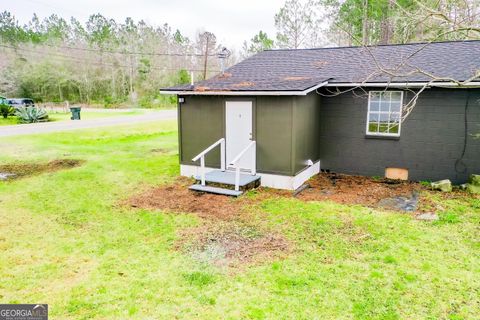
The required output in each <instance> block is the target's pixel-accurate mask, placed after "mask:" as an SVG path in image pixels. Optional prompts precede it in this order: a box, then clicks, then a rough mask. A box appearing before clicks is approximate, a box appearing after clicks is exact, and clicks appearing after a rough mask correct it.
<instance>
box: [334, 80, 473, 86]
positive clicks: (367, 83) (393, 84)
mask: <svg viewBox="0 0 480 320" xmlns="http://www.w3.org/2000/svg"><path fill="white" fill-rule="evenodd" d="M325 86H326V87H386V88H421V87H424V86H428V87H444V88H456V87H475V88H476V87H479V86H480V81H470V82H467V83H465V84H462V85H459V84H458V83H456V82H425V81H424V82H420V81H419V82H338V83H335V82H333V83H328V84H327V85H325Z"/></svg>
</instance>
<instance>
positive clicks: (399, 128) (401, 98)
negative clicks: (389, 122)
mask: <svg viewBox="0 0 480 320" xmlns="http://www.w3.org/2000/svg"><path fill="white" fill-rule="evenodd" d="M386 92H399V93H400V119H399V121H398V133H389V132H370V131H369V124H370V100H371V97H372V93H386ZM379 110H380V105H379ZM402 110H403V91H401V90H397V91H393V90H382V91H369V92H368V110H367V125H366V129H365V132H366V135H367V136H379V137H400V133H401V130H402ZM373 112H376V111H373ZM380 113H388V114H390V113H391V110H389V111H388V112H386V111H378V114H380Z"/></svg>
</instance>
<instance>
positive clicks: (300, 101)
mask: <svg viewBox="0 0 480 320" xmlns="http://www.w3.org/2000/svg"><path fill="white" fill-rule="evenodd" d="M229 100H230V101H233V100H251V101H252V102H253V134H254V139H255V140H256V141H257V171H258V172H263V173H272V174H280V175H289V176H292V175H295V174H297V173H298V172H300V171H302V170H303V169H304V168H305V167H306V165H305V162H306V161H307V160H308V159H311V160H313V161H315V160H317V159H318V146H319V143H318V141H317V138H318V117H319V110H320V100H319V97H318V96H317V94H316V93H312V94H310V95H308V96H305V97H292V96H261V97H225V96H223V97H219V96H186V97H185V103H184V104H182V105H180V113H179V129H180V162H181V163H182V164H198V163H193V162H192V161H191V159H192V158H193V157H194V156H196V155H197V154H198V153H200V152H201V151H202V150H204V149H205V148H207V147H208V146H209V145H211V144H212V143H214V142H215V141H217V140H218V139H220V138H222V137H224V136H225V102H226V101H229ZM219 157H220V153H219V149H218V148H217V149H216V150H215V151H212V152H211V154H209V156H207V159H206V164H207V166H211V167H219V165H220V162H219V159H220V158H219Z"/></svg>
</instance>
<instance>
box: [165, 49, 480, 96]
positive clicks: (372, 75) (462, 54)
mask: <svg viewBox="0 0 480 320" xmlns="http://www.w3.org/2000/svg"><path fill="white" fill-rule="evenodd" d="M381 69H384V70H387V69H388V70H390V71H393V73H394V74H395V77H392V76H391V75H389V74H388V71H387V72H383V71H382V70H381ZM479 69H480V41H452V42H436V43H431V44H428V45H426V44H419V43H417V44H403V45H381V46H371V47H368V48H365V47H342V48H320V49H298V50H268V51H263V52H260V53H258V54H256V55H254V56H252V57H250V58H248V59H246V60H244V61H242V62H240V63H238V64H236V65H234V66H232V67H231V68H229V69H227V70H226V71H225V75H224V76H221V75H217V76H215V77H213V78H210V79H208V80H205V81H201V82H198V83H196V84H195V86H194V87H193V88H192V87H191V86H190V85H180V86H175V87H171V88H167V89H165V90H167V91H168V90H170V91H183V90H185V91H303V90H306V89H308V88H311V87H313V86H315V85H317V84H319V83H321V82H324V81H326V80H328V82H329V83H330V84H334V83H337V84H338V83H358V82H364V81H365V82H370V83H374V82H425V81H429V80H431V78H430V77H429V76H427V75H425V74H422V73H421V72H418V71H417V70H422V71H424V72H428V73H430V74H433V75H435V76H436V77H442V78H454V79H456V80H459V81H462V80H467V79H469V78H470V77H472V76H473V75H474V74H475V72H476V71H478V70H479ZM400 75H402V76H400Z"/></svg>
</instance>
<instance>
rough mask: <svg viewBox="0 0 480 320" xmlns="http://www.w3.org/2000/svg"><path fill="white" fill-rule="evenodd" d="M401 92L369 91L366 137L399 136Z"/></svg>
mask: <svg viewBox="0 0 480 320" xmlns="http://www.w3.org/2000/svg"><path fill="white" fill-rule="evenodd" d="M402 101H403V92H402V91H370V92H369V96H368V116H367V135H376V136H393V137H399V136H400V124H401V123H400V118H401V114H402Z"/></svg>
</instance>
